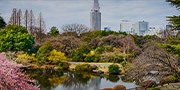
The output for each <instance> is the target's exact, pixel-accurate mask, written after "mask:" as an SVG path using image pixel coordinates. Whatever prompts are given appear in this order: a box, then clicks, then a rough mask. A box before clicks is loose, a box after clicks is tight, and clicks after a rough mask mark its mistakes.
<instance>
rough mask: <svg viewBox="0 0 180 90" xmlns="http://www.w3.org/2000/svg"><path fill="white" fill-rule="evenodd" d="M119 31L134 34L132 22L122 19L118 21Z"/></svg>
mask: <svg viewBox="0 0 180 90" xmlns="http://www.w3.org/2000/svg"><path fill="white" fill-rule="evenodd" d="M120 32H126V33H127V34H134V28H133V24H132V23H131V22H130V21H129V20H122V21H121V23H120Z"/></svg>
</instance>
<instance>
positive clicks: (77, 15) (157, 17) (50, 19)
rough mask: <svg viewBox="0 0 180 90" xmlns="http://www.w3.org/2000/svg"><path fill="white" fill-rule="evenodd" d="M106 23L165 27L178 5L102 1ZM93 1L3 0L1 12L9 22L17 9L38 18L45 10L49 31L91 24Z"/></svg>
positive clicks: (158, 0)
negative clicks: (31, 12)
mask: <svg viewBox="0 0 180 90" xmlns="http://www.w3.org/2000/svg"><path fill="white" fill-rule="evenodd" d="M99 4H100V11H101V15H102V16H101V17H102V18H101V19H102V23H101V24H102V26H101V29H103V28H104V27H111V30H115V31H118V30H119V28H120V23H121V21H122V20H130V21H131V22H132V23H135V22H138V21H143V20H144V21H147V22H149V26H160V27H161V28H165V25H166V24H168V22H167V21H166V20H167V18H166V16H173V15H179V14H180V11H178V10H177V9H176V8H175V7H173V6H171V5H169V3H167V2H165V0H99ZM92 5H93V0H0V7H1V8H0V13H1V16H2V17H3V18H4V19H5V21H6V22H8V21H9V19H10V16H11V14H12V10H13V8H16V9H21V10H22V13H23V15H24V12H25V10H26V9H27V10H29V11H30V10H33V13H34V15H35V18H36V19H37V18H38V16H39V13H40V12H42V15H43V18H44V20H45V23H46V28H47V30H49V29H50V28H51V27H52V26H56V27H58V28H59V30H61V27H62V25H65V24H72V23H77V24H84V25H86V26H88V27H90V10H91V8H92Z"/></svg>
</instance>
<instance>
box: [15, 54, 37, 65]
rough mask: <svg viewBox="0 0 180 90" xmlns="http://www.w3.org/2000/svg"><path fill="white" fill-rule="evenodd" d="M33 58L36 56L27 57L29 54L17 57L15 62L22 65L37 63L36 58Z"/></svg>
mask: <svg viewBox="0 0 180 90" xmlns="http://www.w3.org/2000/svg"><path fill="white" fill-rule="evenodd" d="M35 56H36V55H35V54H34V53H33V54H32V55H29V54H22V55H18V56H17V60H16V62H17V63H21V64H24V65H28V64H29V63H30V62H36V61H37V58H36V57H35Z"/></svg>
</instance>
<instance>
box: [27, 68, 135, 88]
mask: <svg viewBox="0 0 180 90" xmlns="http://www.w3.org/2000/svg"><path fill="white" fill-rule="evenodd" d="M26 73H27V74H28V75H30V77H31V78H33V79H35V80H36V81H35V84H36V85H40V88H41V90H98V89H103V88H112V87H113V86H114V85H117V84H122V85H125V86H126V88H127V89H129V88H134V87H136V85H135V82H130V81H129V82H127V81H125V79H123V78H121V77H120V76H118V75H109V76H102V75H97V74H95V73H88V72H70V71H52V70H48V71H43V70H26Z"/></svg>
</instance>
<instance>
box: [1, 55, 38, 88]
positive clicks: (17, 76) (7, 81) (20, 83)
mask: <svg viewBox="0 0 180 90" xmlns="http://www.w3.org/2000/svg"><path fill="white" fill-rule="evenodd" d="M19 67H22V64H16V62H14V61H9V60H7V59H6V56H5V53H0V90H39V88H38V87H37V86H33V85H32V84H29V83H32V82H33V80H30V79H29V78H28V77H27V76H26V75H25V74H24V73H22V72H21V70H20V69H19Z"/></svg>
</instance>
